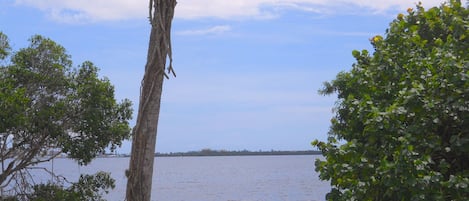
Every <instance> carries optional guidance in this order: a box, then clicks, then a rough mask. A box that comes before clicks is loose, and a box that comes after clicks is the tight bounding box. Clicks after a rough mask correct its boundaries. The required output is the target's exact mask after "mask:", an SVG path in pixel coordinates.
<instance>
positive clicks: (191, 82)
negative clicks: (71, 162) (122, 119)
mask: <svg viewBox="0 0 469 201" xmlns="http://www.w3.org/2000/svg"><path fill="white" fill-rule="evenodd" d="M421 1H422V2H423V5H424V6H425V7H431V6H436V5H439V4H440V3H442V2H443V1H442V0H421ZM415 2H416V1H413V0H408V1H407V0H179V1H178V4H177V6H176V11H175V18H174V21H173V29H172V39H173V41H172V42H173V59H174V63H173V64H174V68H175V70H176V73H177V75H178V76H177V78H171V79H169V80H165V87H164V91H163V101H162V109H161V114H160V125H159V131H158V141H157V147H156V149H157V151H158V152H177V151H190V150H200V149H203V148H211V149H226V150H242V149H247V150H253V151H255V150H271V149H274V150H306V149H312V147H311V145H310V142H311V141H312V140H314V139H320V140H325V139H326V138H327V131H328V127H329V120H330V118H331V117H332V115H333V113H332V111H331V110H332V107H333V106H334V102H335V100H336V97H335V96H327V97H324V96H320V95H318V93H317V91H318V89H320V88H321V86H322V83H323V82H324V81H329V80H331V79H333V78H334V77H335V75H336V74H337V73H338V72H340V71H343V70H348V69H350V68H351V66H352V64H353V62H354V60H353V58H352V55H351V52H352V50H354V49H358V50H361V49H368V50H371V45H370V44H369V38H371V37H373V36H374V35H377V34H384V32H385V30H386V28H387V27H388V25H389V23H390V22H391V21H392V20H393V19H394V18H395V17H396V16H397V14H398V13H404V12H405V10H406V9H407V8H414V7H415ZM147 9H148V1H147V0H112V1H109V0H2V1H0V31H2V32H4V33H5V34H7V35H8V36H9V38H10V40H11V44H12V46H13V48H14V49H16V50H18V49H19V48H23V47H26V46H27V44H28V42H27V40H28V38H30V37H31V36H32V35H34V34H40V35H43V36H46V37H49V38H51V39H53V40H54V41H56V42H58V43H59V44H61V45H63V46H64V47H65V48H66V49H67V50H68V53H69V54H70V55H72V59H73V61H74V63H75V65H79V64H81V63H82V62H83V61H86V60H90V61H92V62H94V63H95V64H96V65H97V66H98V67H100V69H101V73H100V74H101V75H102V76H106V77H108V78H109V79H110V80H111V82H112V83H113V84H114V85H115V88H116V97H117V98H118V99H123V98H128V99H130V100H132V101H133V103H134V108H135V109H134V110H135V113H136V111H137V105H138V102H137V101H138V97H139V87H140V80H141V78H142V75H143V69H144V64H145V60H146V51H147V44H148V35H149V28H150V25H149V23H148V19H147V14H148V10H147ZM134 116H136V114H134ZM133 124H134V121H132V126H133ZM119 152H120V153H129V152H130V143H129V142H125V143H124V146H123V147H122V148H121V149H119Z"/></svg>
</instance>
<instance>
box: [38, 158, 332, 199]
mask: <svg viewBox="0 0 469 201" xmlns="http://www.w3.org/2000/svg"><path fill="white" fill-rule="evenodd" d="M318 157H321V156H316V155H289V156H207V157H157V158H155V165H154V172H153V185H152V199H151V200H154V201H323V200H325V195H326V193H327V192H329V191H330V189H331V187H330V185H329V182H324V181H320V180H319V178H318V173H317V172H315V171H314V168H315V166H314V161H315V160H316V158H318ZM129 159H130V158H128V157H110V158H97V159H95V160H93V161H92V162H91V164H89V165H88V166H79V165H77V164H76V163H75V162H74V161H73V160H70V159H67V158H58V159H54V160H53V161H51V162H49V163H44V164H41V166H43V167H46V168H48V169H51V170H53V172H54V173H55V174H59V175H62V176H64V177H65V178H67V179H68V180H69V181H76V180H77V179H78V177H79V175H80V174H94V173H96V172H98V171H105V172H110V173H111V176H112V177H113V178H114V179H115V180H116V188H114V189H113V190H111V191H110V193H109V194H106V195H105V196H104V197H105V198H106V199H107V200H108V201H123V200H124V198H125V189H126V182H127V178H126V177H125V170H126V169H127V168H128V165H129ZM36 177H39V178H42V179H48V178H47V176H46V175H45V174H40V173H38V175H36Z"/></svg>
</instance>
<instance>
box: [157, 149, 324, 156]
mask: <svg viewBox="0 0 469 201" xmlns="http://www.w3.org/2000/svg"><path fill="white" fill-rule="evenodd" d="M320 154H321V151H313V150H307V151H217V150H201V151H191V152H176V153H156V154H155V156H156V157H175V156H282V155H283V156H286V155H320Z"/></svg>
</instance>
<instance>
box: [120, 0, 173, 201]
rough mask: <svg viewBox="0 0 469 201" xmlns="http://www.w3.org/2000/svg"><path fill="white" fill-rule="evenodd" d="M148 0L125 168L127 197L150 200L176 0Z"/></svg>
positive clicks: (168, 71) (168, 68)
mask: <svg viewBox="0 0 469 201" xmlns="http://www.w3.org/2000/svg"><path fill="white" fill-rule="evenodd" d="M149 3H150V6H149V19H150V24H151V33H150V41H149V46H148V56H147V63H146V65H145V74H144V75H143V79H142V83H141V88H140V102H139V109H138V116H137V123H136V125H135V127H134V129H133V137H132V152H131V156H130V164H129V169H128V170H127V172H126V175H127V178H128V180H127V192H126V200H127V201H149V200H150V196H151V186H152V178H153V162H154V158H155V145H156V134H157V128H158V118H159V113H160V103H161V92H162V90H163V80H164V78H165V77H166V78H168V77H169V76H168V74H173V75H174V76H176V74H175V73H174V71H173V68H172V53H171V33H170V32H171V22H172V19H173V16H174V8H175V7H176V0H150V1H149ZM168 58H169V65H168V67H166V60H167V59H168ZM166 72H167V73H166Z"/></svg>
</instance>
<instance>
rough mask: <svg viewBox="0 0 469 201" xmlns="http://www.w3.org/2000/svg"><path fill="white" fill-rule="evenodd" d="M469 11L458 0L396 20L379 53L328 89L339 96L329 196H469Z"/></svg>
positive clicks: (327, 163) (362, 59)
mask: <svg viewBox="0 0 469 201" xmlns="http://www.w3.org/2000/svg"><path fill="white" fill-rule="evenodd" d="M468 18H469V11H468V9H467V7H464V6H462V5H461V3H460V1H455V0H452V1H450V2H448V3H446V4H443V5H441V6H440V7H434V8H431V9H429V10H425V9H424V8H423V7H422V6H421V5H417V8H416V9H415V10H413V9H408V14H407V15H404V14H399V15H398V16H397V18H396V19H395V20H394V21H393V22H392V23H391V24H390V27H389V29H388V30H387V31H386V35H385V36H384V37H382V36H376V37H373V38H372V39H371V44H372V45H373V47H374V49H375V51H374V53H373V54H372V55H370V54H369V53H368V51H366V50H363V51H357V50H354V51H353V52H352V55H353V56H354V57H355V58H356V60H357V61H356V63H355V64H354V65H353V67H352V70H350V71H349V72H341V73H339V74H338V75H337V77H336V79H335V80H333V81H332V82H330V83H329V82H328V83H325V88H324V89H323V90H321V91H320V93H322V94H332V93H337V95H338V99H339V100H338V102H337V105H336V107H335V111H336V116H335V117H334V118H333V119H332V120H331V123H332V125H331V129H330V132H329V138H328V141H327V142H320V141H317V140H316V141H314V142H313V143H312V144H313V145H314V146H316V147H318V148H319V149H320V150H321V151H322V152H323V155H324V156H325V160H324V161H322V160H318V161H316V171H318V172H319V173H320V178H321V179H323V180H330V182H331V184H332V190H331V192H330V193H329V194H328V195H327V199H328V200H461V201H462V200H467V198H468V197H469V188H468V186H469V122H468V121H469V72H468V69H469V61H468V58H469V51H468V50H469V41H468V37H469V31H468V27H469V23H468V21H469V19H468Z"/></svg>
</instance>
